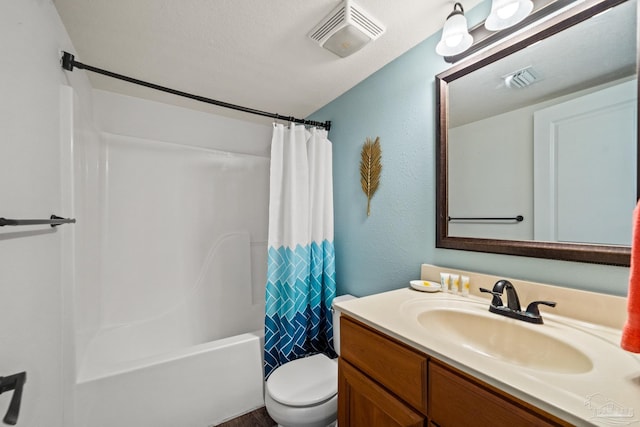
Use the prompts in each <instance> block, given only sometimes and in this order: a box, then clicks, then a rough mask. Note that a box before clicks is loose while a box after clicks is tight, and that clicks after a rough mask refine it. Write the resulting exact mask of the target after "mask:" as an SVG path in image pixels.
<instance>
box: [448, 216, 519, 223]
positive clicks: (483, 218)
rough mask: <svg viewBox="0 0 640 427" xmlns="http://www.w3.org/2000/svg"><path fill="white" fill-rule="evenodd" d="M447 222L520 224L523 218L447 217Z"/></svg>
mask: <svg viewBox="0 0 640 427" xmlns="http://www.w3.org/2000/svg"><path fill="white" fill-rule="evenodd" d="M448 220H449V221H517V222H522V221H523V220H524V217H523V216H522V215H518V216H514V217H493V218H492V217H478V218H471V217H462V218H453V217H448Z"/></svg>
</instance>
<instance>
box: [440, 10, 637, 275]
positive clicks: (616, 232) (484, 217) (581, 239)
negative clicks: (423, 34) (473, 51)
mask: <svg viewBox="0 0 640 427" xmlns="http://www.w3.org/2000/svg"><path fill="white" fill-rule="evenodd" d="M636 7H637V5H636V0H627V1H592V2H589V4H587V5H584V4H583V6H581V7H580V8H578V9H576V10H575V11H569V12H565V13H564V14H563V15H562V16H559V17H556V18H555V20H554V21H553V22H549V23H547V24H546V25H545V24H543V25H542V26H541V28H542V30H543V31H542V32H540V30H541V28H538V32H536V31H535V29H530V30H528V34H524V35H522V36H521V37H520V38H519V39H518V40H517V41H514V42H513V43H511V44H510V43H508V42H507V43H505V47H504V49H505V50H504V51H502V50H500V49H499V48H494V49H492V50H491V51H489V52H488V53H487V54H486V55H485V56H483V55H482V54H480V55H478V57H477V59H475V60H474V59H470V60H468V61H466V62H464V63H462V64H460V65H456V66H454V67H452V69H450V70H448V71H445V72H444V73H442V74H440V75H438V76H437V78H436V80H437V89H438V101H439V104H440V105H439V107H440V108H439V109H438V111H439V120H438V124H439V128H438V143H439V154H440V159H439V165H438V166H439V168H438V173H439V187H438V200H437V205H438V206H437V209H438V217H437V222H438V223H437V239H436V240H437V246H438V247H446V248H453V249H465V250H480V251H484V252H497V253H510V254H516V255H526V256H537V257H545V258H556V259H565V260H575V261H586V262H598V263H608V264H614V265H628V261H629V246H630V242H631V216H632V211H633V208H634V207H635V204H636V198H637V193H638V188H637V182H638V179H637V176H638V173H637V159H638V150H637V134H638V123H637V121H638V111H637V95H638V88H637V64H636V51H637V47H636V32H637V29H636ZM576 8H577V6H576ZM554 26H556V27H554ZM550 33H553V34H552V35H550V36H548V35H549V34H550ZM547 36H548V37H547ZM518 43H519V44H518ZM515 218H519V219H521V220H516V219H515Z"/></svg>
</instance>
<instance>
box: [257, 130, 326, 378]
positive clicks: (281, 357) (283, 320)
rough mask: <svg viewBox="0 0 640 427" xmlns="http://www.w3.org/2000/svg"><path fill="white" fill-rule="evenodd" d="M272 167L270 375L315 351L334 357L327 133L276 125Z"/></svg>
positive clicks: (266, 365)
mask: <svg viewBox="0 0 640 427" xmlns="http://www.w3.org/2000/svg"><path fill="white" fill-rule="evenodd" d="M271 162H272V164H271V178H270V184H271V188H270V191H271V193H270V202H269V249H268V266H267V283H266V313H265V348H264V369H265V377H268V376H269V374H270V373H271V372H272V371H273V370H274V369H275V368H277V367H278V366H280V365H281V364H283V363H286V362H289V361H291V360H295V359H298V358H300V357H304V356H306V355H309V354H315V353H318V352H322V353H325V354H327V355H329V356H331V357H333V356H334V355H335V353H334V351H333V325H332V316H331V302H332V301H333V298H334V297H335V293H336V285H335V253H334V246H333V191H332V185H333V184H332V182H331V176H332V170H331V143H330V142H329V140H328V139H326V132H325V131H319V130H315V129H314V130H312V132H311V133H309V132H307V131H306V130H305V129H304V127H302V126H293V125H292V126H291V128H290V129H289V128H284V127H283V126H282V125H277V126H275V127H274V137H273V140H272V157H271Z"/></svg>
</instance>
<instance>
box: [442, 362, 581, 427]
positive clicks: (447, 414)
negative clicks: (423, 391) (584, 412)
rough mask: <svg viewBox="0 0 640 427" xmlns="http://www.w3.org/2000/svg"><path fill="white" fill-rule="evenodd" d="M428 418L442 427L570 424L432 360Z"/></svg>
mask: <svg viewBox="0 0 640 427" xmlns="http://www.w3.org/2000/svg"><path fill="white" fill-rule="evenodd" d="M429 418H430V419H431V421H432V422H433V423H434V424H436V425H438V426H440V427H458V426H474V427H516V426H517V427H545V426H549V427H550V426H569V425H570V424H568V423H566V422H563V421H561V420H559V419H557V418H555V417H553V416H551V415H550V414H547V413H546V412H543V411H542V410H540V409H538V408H535V407H533V406H531V405H528V404H526V403H524V402H522V401H520V400H517V399H515V398H513V397H511V396H510V395H508V394H506V393H503V392H500V391H498V390H493V389H489V388H488V387H485V386H483V384H480V383H479V382H478V381H477V380H475V379H473V378H471V377H469V376H467V375H465V374H463V373H461V372H458V371H455V370H453V369H451V368H449V367H447V366H444V365H442V364H440V363H438V362H434V360H433V359H431V361H430V362H429Z"/></svg>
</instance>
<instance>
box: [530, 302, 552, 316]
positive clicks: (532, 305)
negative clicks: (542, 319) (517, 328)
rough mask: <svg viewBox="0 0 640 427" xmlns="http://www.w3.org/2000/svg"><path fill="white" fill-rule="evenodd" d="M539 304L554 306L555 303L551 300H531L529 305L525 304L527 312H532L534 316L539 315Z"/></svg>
mask: <svg viewBox="0 0 640 427" xmlns="http://www.w3.org/2000/svg"><path fill="white" fill-rule="evenodd" d="M540 304H542V305H548V306H549V307H555V306H556V303H555V302H553V301H533V302H532V303H529V305H528V306H527V313H529V314H532V315H534V316H540V310H538V306H539V305H540Z"/></svg>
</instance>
